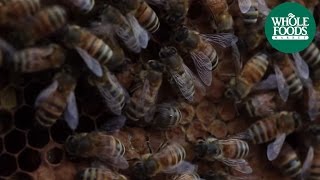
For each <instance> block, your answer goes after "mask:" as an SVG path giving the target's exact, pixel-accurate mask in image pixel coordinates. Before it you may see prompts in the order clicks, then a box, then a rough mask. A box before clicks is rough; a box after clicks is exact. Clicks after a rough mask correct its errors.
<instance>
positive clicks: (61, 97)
mask: <svg viewBox="0 0 320 180" xmlns="http://www.w3.org/2000/svg"><path fill="white" fill-rule="evenodd" d="M76 83H77V82H76V79H75V78H74V77H73V76H72V75H71V74H69V73H67V72H59V73H58V74H56V75H55V77H54V78H53V82H52V83H51V84H50V85H49V86H48V87H47V88H45V89H44V90H42V91H41V93H40V94H39V95H38V97H37V99H36V101H35V108H36V112H35V119H36V121H37V123H38V124H39V125H41V127H51V126H52V125H53V124H54V123H55V122H56V121H57V120H58V119H59V118H60V116H61V115H62V113H63V114H64V119H65V120H66V122H67V123H68V125H69V127H70V128H71V129H76V128H77V126H78V121H79V118H78V109H77V103H76V97H75V94H74V89H75V88H76Z"/></svg>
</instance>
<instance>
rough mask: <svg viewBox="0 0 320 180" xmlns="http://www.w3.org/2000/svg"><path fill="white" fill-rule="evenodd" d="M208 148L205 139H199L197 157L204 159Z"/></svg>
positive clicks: (196, 147)
mask: <svg viewBox="0 0 320 180" xmlns="http://www.w3.org/2000/svg"><path fill="white" fill-rule="evenodd" d="M207 150H208V146H207V144H206V143H205V141H204V140H203V139H198V140H197V143H196V145H195V149H194V151H195V153H196V156H197V157H200V158H201V157H204V156H205V155H206V154H207Z"/></svg>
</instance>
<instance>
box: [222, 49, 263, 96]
mask: <svg viewBox="0 0 320 180" xmlns="http://www.w3.org/2000/svg"><path fill="white" fill-rule="evenodd" d="M268 65H269V61H268V60H267V55H265V54H256V55H255V56H253V57H252V58H250V59H249V61H248V62H247V63H246V64H245V66H244V67H243V69H242V71H241V72H240V74H239V75H238V76H237V77H236V78H235V79H231V81H230V83H229V84H230V89H228V90H227V92H226V95H227V96H231V97H233V98H235V99H236V100H242V99H244V98H245V97H246V96H247V95H248V94H249V93H250V91H251V89H252V87H253V86H254V85H255V84H256V83H258V82H260V80H261V79H262V77H263V76H264V74H265V73H266V71H267V68H268ZM228 93H230V94H228Z"/></svg>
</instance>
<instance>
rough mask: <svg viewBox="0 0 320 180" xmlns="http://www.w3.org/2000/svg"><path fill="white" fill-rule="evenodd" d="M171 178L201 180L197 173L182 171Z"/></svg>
mask: <svg viewBox="0 0 320 180" xmlns="http://www.w3.org/2000/svg"><path fill="white" fill-rule="evenodd" d="M173 180H202V179H201V178H200V176H199V175H198V174H197V173H184V174H180V175H176V176H174V177H173Z"/></svg>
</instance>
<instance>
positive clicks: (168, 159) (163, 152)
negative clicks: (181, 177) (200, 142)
mask: <svg viewBox="0 0 320 180" xmlns="http://www.w3.org/2000/svg"><path fill="white" fill-rule="evenodd" d="M185 158H186V151H185V149H184V148H183V147H182V146H181V145H180V144H178V143H170V144H168V145H166V146H165V147H162V148H160V149H159V152H156V153H154V154H144V155H143V156H142V159H141V160H139V161H137V162H135V163H134V165H133V174H134V177H135V178H136V179H139V180H140V179H141V180H143V179H147V178H150V177H153V176H155V175H157V174H159V173H162V172H164V173H179V174H181V173H184V172H193V171H194V170H195V167H194V166H193V165H192V164H190V163H188V162H186V161H184V159H185Z"/></svg>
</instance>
